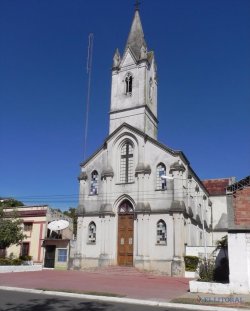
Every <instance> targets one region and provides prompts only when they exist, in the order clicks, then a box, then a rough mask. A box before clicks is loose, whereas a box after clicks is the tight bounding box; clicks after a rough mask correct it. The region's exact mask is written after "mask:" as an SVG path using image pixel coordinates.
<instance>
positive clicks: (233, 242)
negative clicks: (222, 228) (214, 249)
mask: <svg viewBox="0 0 250 311" xmlns="http://www.w3.org/2000/svg"><path fill="white" fill-rule="evenodd" d="M228 253H229V273H230V274H229V279H230V285H231V286H232V287H233V288H236V289H237V290H238V292H242V293H250V234H249V233H229V234H228Z"/></svg>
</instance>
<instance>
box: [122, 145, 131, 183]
mask: <svg viewBox="0 0 250 311" xmlns="http://www.w3.org/2000/svg"><path fill="white" fill-rule="evenodd" d="M133 153H134V149H133V146H132V144H131V143H130V142H128V141H126V142H125V143H124V144H123V146H122V148H121V158H120V182H121V183H128V182H132V181H133V180H134V171H133V168H134V160H133Z"/></svg>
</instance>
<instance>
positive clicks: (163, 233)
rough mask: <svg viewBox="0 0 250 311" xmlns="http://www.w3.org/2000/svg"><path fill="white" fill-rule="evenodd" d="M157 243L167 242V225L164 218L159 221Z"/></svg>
mask: <svg viewBox="0 0 250 311" xmlns="http://www.w3.org/2000/svg"><path fill="white" fill-rule="evenodd" d="M156 236H157V239H156V242H157V244H167V226H166V223H165V221H164V220H162V219H161V220H159V221H158V222H157V235H156Z"/></svg>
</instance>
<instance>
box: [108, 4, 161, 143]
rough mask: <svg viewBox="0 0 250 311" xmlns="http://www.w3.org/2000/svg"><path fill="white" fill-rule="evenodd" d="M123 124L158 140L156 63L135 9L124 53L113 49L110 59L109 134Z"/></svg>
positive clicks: (137, 11)
mask: <svg viewBox="0 0 250 311" xmlns="http://www.w3.org/2000/svg"><path fill="white" fill-rule="evenodd" d="M123 123H128V124H129V125H131V126H133V127H135V128H137V129H139V130H141V131H142V132H144V133H145V134H147V135H149V136H150V137H152V138H154V139H157V126H158V120H157V75H156V63H155V58H154V52H153V51H148V48H147V44H146V41H145V39H144V33H143V29H142V24H141V19H140V15H139V10H138V6H137V7H136V9H135V14H134V18H133V21H132V25H131V29H130V32H129V35H128V39H127V43H126V46H125V50H124V53H123V55H122V56H121V55H120V53H119V50H118V49H116V51H115V54H114V57H113V66H112V85H111V104H110V123H109V133H110V134H111V133H112V132H113V131H114V130H115V129H116V128H118V127H119V126H120V125H121V124H123Z"/></svg>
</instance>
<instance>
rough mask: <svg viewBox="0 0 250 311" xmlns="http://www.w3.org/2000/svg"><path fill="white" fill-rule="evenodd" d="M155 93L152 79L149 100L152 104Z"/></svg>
mask: <svg viewBox="0 0 250 311" xmlns="http://www.w3.org/2000/svg"><path fill="white" fill-rule="evenodd" d="M153 93H154V86H153V80H152V78H150V80H149V100H150V102H151V103H152V101H153Z"/></svg>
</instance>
